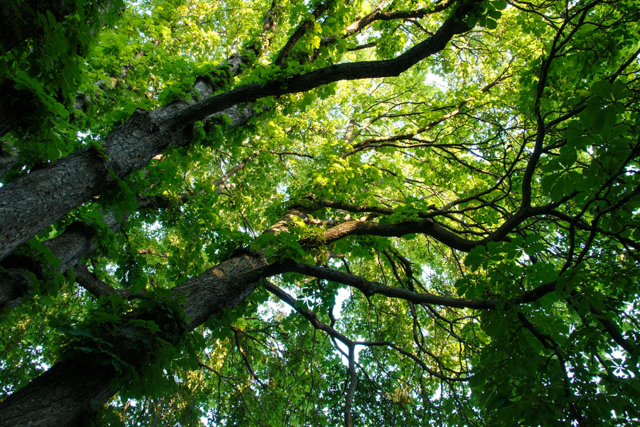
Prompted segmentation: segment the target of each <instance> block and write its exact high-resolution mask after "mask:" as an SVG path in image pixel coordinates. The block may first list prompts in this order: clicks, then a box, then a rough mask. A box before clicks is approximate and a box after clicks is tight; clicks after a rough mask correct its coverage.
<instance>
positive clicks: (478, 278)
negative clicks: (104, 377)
mask: <svg viewBox="0 0 640 427" xmlns="http://www.w3.org/2000/svg"><path fill="white" fill-rule="evenodd" d="M93 4H94V3H93V2H81V1H76V2H75V3H74V5H75V6H74V7H73V8H71V9H69V11H68V13H67V14H66V15H65V17H64V19H63V20H60V19H56V18H55V17H53V15H52V14H51V13H50V12H49V13H47V11H38V12H37V14H36V15H34V16H35V17H36V18H35V22H36V25H37V34H39V35H37V36H33V37H31V38H29V39H28V40H27V41H26V42H24V43H23V44H21V45H20V46H18V47H16V48H13V49H11V50H9V51H8V52H4V53H3V54H2V57H1V60H0V78H1V79H2V84H3V85H4V84H7V85H9V86H11V87H12V88H13V89H14V90H15V91H17V92H18V93H20V94H21V96H22V95H24V94H23V92H24V93H28V94H29V97H30V98H28V99H29V100H30V101H29V102H32V103H34V105H38V109H37V110H35V111H36V113H34V114H35V115H41V116H42V117H44V119H43V120H34V119H30V120H28V123H27V122H25V124H22V125H21V126H20V127H19V128H16V129H13V130H12V132H10V133H8V134H7V135H6V136H5V137H4V139H3V144H5V145H6V146H7V147H11V148H12V149H15V150H17V151H18V152H19V159H18V160H17V161H16V163H15V164H14V165H13V167H12V171H11V172H9V173H8V174H6V175H4V177H3V178H2V179H3V182H4V183H5V184H6V183H8V182H11V181H12V180H16V179H18V177H19V176H24V175H27V174H28V173H29V172H30V171H31V170H33V169H37V167H36V165H39V167H42V165H46V164H48V163H50V162H53V161H55V160H56V159H58V158H59V157H63V156H66V155H68V154H69V153H71V152H73V151H74V150H77V149H81V148H83V147H86V146H91V147H93V149H94V150H95V151H96V152H97V153H98V155H100V153H101V151H100V150H101V149H102V148H101V147H102V145H101V144H102V141H103V140H104V138H105V137H106V136H107V135H109V134H110V133H111V132H112V131H113V130H114V129H116V128H117V127H118V126H119V125H120V124H122V123H123V122H125V121H126V120H127V119H128V118H129V117H130V116H131V114H132V113H133V112H134V111H135V110H136V109H139V108H142V109H145V110H153V109H155V108H158V107H160V106H167V105H170V106H171V105H174V106H182V105H195V104H196V103H198V102H200V101H203V99H204V100H206V98H207V97H209V96H212V95H214V94H219V93H226V92H228V91H230V90H234V89H235V88H238V87H241V86H243V85H252V84H258V85H262V84H266V83H268V82H274V81H275V82H277V83H278V84H280V83H281V82H282V85H286V81H289V82H290V81H291V80H287V78H289V77H291V76H298V75H303V74H305V73H308V72H310V71H313V70H319V69H323V68H325V67H331V66H332V65H334V64H343V63H353V62H358V61H362V62H361V63H360V66H361V67H373V66H374V65H372V64H373V61H379V60H387V59H391V58H396V57H398V55H400V54H401V53H402V52H407V51H408V50H409V48H411V47H412V46H415V45H417V44H419V43H421V42H423V41H424V40H427V39H430V38H431V37H436V36H434V34H436V35H437V34H439V33H438V31H440V30H441V28H443V27H442V26H443V23H444V22H445V21H446V20H447V19H448V18H450V17H451V16H454V17H455V16H456V15H455V13H456V10H458V9H457V8H459V7H463V6H465V5H469V4H471V5H472V6H473V7H472V9H471V12H469V13H468V14H467V15H466V17H465V21H464V22H465V23H466V24H467V25H468V26H469V28H470V30H469V31H465V32H462V33H461V34H457V35H456V36H455V37H454V38H453V39H452V41H451V43H449V44H448V45H447V47H446V48H444V49H442V50H441V51H439V52H438V53H437V54H436V55H434V56H431V57H429V58H427V59H425V60H423V61H420V62H419V63H418V64H416V65H415V66H413V67H411V68H410V69H409V70H408V71H407V72H405V73H403V74H402V75H400V76H398V77H393V78H372V79H360V80H350V79H347V80H344V81H341V82H338V83H331V84H329V85H324V86H320V87H318V88H315V89H312V90H309V91H305V92H301V93H292V94H284V95H281V96H276V97H263V98H261V99H259V100H257V101H255V102H250V103H246V104H243V105H241V111H243V112H245V113H247V114H246V116H247V119H246V120H244V122H242V123H240V124H236V121H234V120H236V119H237V118H236V117H235V116H234V117H231V116H232V113H231V112H229V111H228V110H225V111H227V113H228V114H226V113H225V114H219V115H216V116H214V117H209V118H207V119H206V120H203V121H199V122H197V123H196V124H195V126H193V127H188V129H189V131H190V132H192V133H193V142H192V143H191V144H190V145H189V146H187V147H179V148H170V149H168V150H166V151H165V152H164V153H163V154H161V155H158V156H155V157H154V158H153V159H152V160H151V161H150V162H149V163H148V164H147V166H146V167H145V168H144V169H142V170H139V171H136V172H133V173H131V174H129V175H128V176H127V177H126V178H124V179H120V178H117V177H116V178H117V185H114V186H113V187H112V188H110V189H109V190H108V191H107V192H103V194H100V195H99V196H98V197H96V198H95V200H93V201H92V202H91V203H86V204H84V205H83V206H80V207H78V208H77V209H75V210H74V211H73V212H70V213H69V214H68V216H67V217H65V218H63V219H62V220H61V221H59V222H57V223H56V224H54V225H52V226H51V227H50V228H49V229H48V230H46V231H45V232H43V233H40V234H39V235H38V236H37V237H36V238H34V239H33V240H32V241H31V242H30V243H29V245H28V247H23V248H21V249H19V251H20V254H19V255H21V256H23V257H28V258H30V259H32V261H30V262H33V263H36V264H38V265H40V266H44V267H41V270H42V271H44V272H45V273H46V274H45V273H43V274H39V275H37V276H36V275H34V277H33V278H32V279H33V281H34V282H38V283H40V284H41V285H42V286H35V287H32V288H31V297H30V299H28V300H27V298H23V299H24V301H23V304H22V305H20V306H18V307H15V308H12V309H9V308H5V309H4V310H5V311H4V312H3V314H2V316H3V317H2V322H3V326H2V329H1V330H2V333H1V337H2V338H1V341H2V343H1V345H2V347H1V349H0V352H1V354H2V358H1V359H0V367H1V368H2V369H0V382H1V384H2V390H1V393H2V397H3V398H4V397H7V396H9V395H11V394H12V393H15V392H16V391H17V390H19V389H20V388H21V387H24V386H26V385H27V383H28V382H29V380H31V379H33V378H35V377H37V376H38V375H39V374H40V373H41V372H42V371H43V370H46V369H48V368H49V367H51V366H53V365H54V364H55V363H56V362H59V361H60V360H65V358H69V357H73V355H76V354H78V352H82V353H86V354H87V355H89V356H90V357H92V358H93V357H95V358H96V360H98V359H99V360H98V362H99V363H100V364H103V365H109V364H112V365H113V366H114V367H115V369H116V370H117V371H118V374H119V377H118V379H117V381H116V383H117V384H116V385H117V387H119V392H118V394H116V395H115V396H114V397H113V398H112V400H111V401H109V403H108V405H107V406H106V407H105V408H104V409H103V410H101V411H100V412H99V414H98V415H97V422H98V423H99V424H102V425H114V426H115V425H126V426H136V425H167V426H169V425H184V426H187V425H192V426H200V425H220V426H227V425H229V426H230V425H261V426H265V425H266V426H271V425H313V426H326V425H338V424H343V423H345V424H346V425H374V424H377V425H406V426H426V425H469V426H471V425H532V426H538V425H544V426H546V425H634V424H636V423H638V420H639V415H638V410H639V409H638V405H639V404H640V402H638V396H640V383H639V382H638V374H639V372H638V368H639V365H638V351H639V350H638V345H637V342H638V340H639V339H640V330H639V322H640V319H639V317H640V312H639V310H638V298H639V296H638V295H639V292H640V282H639V276H640V269H639V267H640V266H639V262H640V259H639V257H638V253H640V252H639V251H638V250H639V249H640V217H639V213H640V190H639V189H640V186H639V184H640V174H639V170H640V169H639V168H640V165H639V159H640V140H639V139H638V135H639V132H640V84H639V83H640V61H639V60H638V54H639V51H638V43H639V42H640V24H638V22H640V16H639V15H640V12H639V9H638V7H637V2H634V1H632V0H622V1H615V2H610V1H601V0H595V1H582V0H577V1H572V2H560V1H533V2H530V1H527V2H524V1H522V2H521V1H508V2H505V1H503V0H497V1H484V2H469V1H462V0H460V1H452V2H449V1H445V2H434V3H429V2H424V1H402V0H399V1H394V2H381V3H376V2H370V1H366V0H362V1H360V0H359V1H355V2H333V1H327V2H301V1H298V0H285V1H280V0H274V1H273V2H265V1H259V0H247V1H238V0H222V1H218V2H209V1H204V0H189V1H184V0H143V1H137V2H128V3H127V5H126V9H124V11H123V12H122V13H120V14H119V15H118V20H117V24H116V25H114V22H115V21H113V19H115V11H117V10H118V8H119V7H120V6H121V5H120V4H119V3H117V2H111V3H110V5H111V8H108V9H101V8H99V7H98V6H90V5H93ZM34 13H36V12H34ZM101 20H102V21H101ZM100 22H102V25H100ZM256 22H258V23H260V25H257V24H255V23H256ZM102 26H104V28H102V29H101V31H100V33H99V36H96V37H95V38H92V37H90V36H89V34H90V33H91V34H92V32H93V31H97V29H98V27H102ZM234 61H235V62H234ZM237 63H239V64H240V65H239V66H238V67H237V68H234V67H236V65H234V64H237ZM376 64H380V63H376ZM203 82H205V83H206V84H207V85H209V86H208V87H209V88H211V90H210V92H211V93H207V94H206V97H205V98H203V97H202V95H201V92H199V91H198V87H201V86H199V85H202V84H203ZM76 92H77V93H78V95H77V96H79V97H81V98H82V99H84V102H85V105H84V106H83V107H82V108H78V105H76V108H74V107H73V101H74V99H75V97H76V95H74V94H75V93H76ZM17 99H18V98H16V100H17ZM20 99H22V98H20ZM16 102H17V101H16ZM249 113H250V114H249ZM102 153H103V154H104V151H102ZM102 160H104V161H105V164H108V159H107V158H103V159H102ZM114 177H115V175H114ZM1 190H2V189H1V188H0V191H1ZM108 212H111V213H112V214H113V215H114V218H115V221H111V220H109V221H110V222H108V221H107V216H106V215H107V213H108ZM292 212H293V213H292ZM75 222H82V223H84V224H86V225H88V226H89V227H87V228H88V229H89V228H90V229H92V230H93V232H92V233H93V234H92V237H91V238H92V239H93V240H92V242H93V244H94V246H95V247H94V248H93V249H94V250H93V251H92V252H91V253H89V255H87V256H86V257H85V258H84V259H83V260H82V262H83V263H84V262H87V263H88V264H89V265H90V272H91V274H92V275H93V276H94V278H95V279H99V280H100V281H101V282H102V283H103V284H106V285H108V287H110V289H111V291H112V293H111V294H110V295H108V296H107V295H104V294H103V295H102V296H99V295H92V293H91V291H90V290H85V289H83V288H82V287H78V286H77V284H76V281H77V280H76V277H75V276H74V275H73V274H72V273H67V274H66V276H63V275H62V274H61V273H60V272H59V271H58V267H59V265H57V264H56V258H55V257H52V256H51V251H53V248H52V249H51V251H50V250H49V249H48V247H45V246H43V245H46V242H47V241H52V240H51V239H52V238H55V237H57V236H61V235H62V234H63V233H65V231H66V230H67V228H70V224H73V223H75ZM107 222H108V223H107ZM114 224H116V225H114ZM244 259H252V260H260V262H264V268H263V270H264V271H262V272H261V274H262V276H261V277H260V279H259V280H258V281H257V282H256V283H255V289H253V288H252V289H253V290H252V291H251V292H248V296H247V297H246V298H243V299H242V301H241V302H239V303H238V304H234V305H233V306H229V307H222V308H219V309H216V310H214V311H215V312H214V313H213V316H211V317H210V318H209V319H208V320H207V321H206V322H205V323H204V324H202V325H200V324H198V325H191V324H190V322H191V320H192V319H190V318H189V315H188V314H186V313H189V312H190V311H189V309H190V307H189V303H187V302H186V301H188V300H187V297H188V296H189V295H187V296H185V295H183V294H181V293H180V292H181V291H180V289H182V288H179V285H181V284H182V285H185V284H188V283H191V282H190V281H191V280H195V279H198V278H202V277H208V276H207V275H209V276H210V275H213V274H215V271H217V270H215V269H212V267H214V266H217V265H223V264H224V262H227V261H229V260H232V261H233V260H244ZM234 262H235V261H234ZM237 262H241V261H237ZM58 264H59V263H58ZM2 268H3V269H6V268H7V267H6V265H5V264H2ZM225 271H226V270H225ZM229 274H231V273H229ZM238 280H239V279H238ZM77 282H78V283H80V285H82V283H81V281H79V280H78V281H77ZM83 286H84V285H83ZM203 286H204V285H203ZM229 286H231V285H229ZM87 289H88V288H87ZM132 295H133V296H132ZM135 334H138V335H135ZM123 337H124V338H123ZM132 337H134V338H132ZM123 342H127V343H129V342H133V343H136V345H137V346H138V347H135V350H132V349H131V347H126V348H124V347H123V348H124V349H123V348H120V347H119V346H120V344H121V343H123ZM123 345H124V344H123ZM127 345H128V344H127ZM143 353H145V357H147V355H148V354H150V355H151V356H149V358H148V360H147V359H145V363H141V364H137V363H138V362H137V361H134V359H135V358H134V357H132V356H131V355H132V354H134V355H136V357H137V356H138V355H141V354H143ZM98 362H96V363H98ZM349 423H351V424H349Z"/></svg>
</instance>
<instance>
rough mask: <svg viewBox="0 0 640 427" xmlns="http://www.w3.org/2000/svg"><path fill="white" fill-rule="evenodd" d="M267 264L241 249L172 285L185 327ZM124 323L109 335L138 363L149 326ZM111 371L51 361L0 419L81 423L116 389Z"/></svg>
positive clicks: (79, 361) (245, 291)
mask: <svg viewBox="0 0 640 427" xmlns="http://www.w3.org/2000/svg"><path fill="white" fill-rule="evenodd" d="M266 266H267V263H266V261H265V260H264V259H263V258H260V257H252V256H249V255H242V256H239V257H236V258H232V259H230V260H228V261H226V262H224V263H222V264H220V265H218V266H216V267H213V268H211V269H209V270H207V271H205V272H204V273H202V274H201V275H200V276H198V277H195V278H193V279H191V280H189V281H187V282H185V283H183V284H181V285H180V286H178V287H176V288H175V290H174V291H175V293H176V294H183V295H185V297H186V302H185V304H184V310H185V314H186V316H187V317H186V320H185V325H184V327H185V330H192V329H193V328H195V327H197V326H198V325H200V324H201V323H203V322H204V321H206V320H207V319H208V318H209V317H211V316H212V315H214V314H216V313H218V312H219V311H220V310H221V309H222V308H223V307H228V308H234V307H235V306H236V305H238V304H239V303H240V302H242V301H243V300H244V299H245V298H246V297H247V296H248V295H249V294H250V293H251V292H252V291H253V290H254V288H255V286H256V283H257V282H258V280H259V279H260V277H261V275H262V274H263V271H262V270H263V268H265V267H266ZM123 323H124V324H126V321H125V322H123ZM125 328H126V326H125ZM128 329H129V330H128V331H126V332H124V331H118V332H116V334H117V335H118V336H117V338H116V337H114V341H116V340H117V342H119V343H120V344H119V346H118V347H120V349H119V350H117V354H118V355H119V356H120V357H121V358H122V359H123V360H125V361H127V362H129V363H131V364H132V365H133V366H134V367H135V368H140V367H142V366H144V365H146V364H148V363H150V362H151V361H152V360H153V352H154V351H153V350H154V349H153V348H145V349H142V350H141V349H140V348H139V347H138V345H139V342H140V337H141V336H142V334H148V331H146V330H143V329H141V328H137V329H136V328H134V327H129V328H128ZM132 349H135V350H132ZM142 355H144V356H146V357H142ZM115 376H116V372H115V369H113V367H110V366H106V365H103V364H101V363H100V362H99V361H97V360H92V359H91V358H90V356H89V355H88V354H84V353H79V354H77V355H76V356H75V357H74V358H73V359H72V360H70V361H68V362H62V363H56V364H55V365H54V366H53V367H51V369H49V370H48V371H47V372H45V373H44V374H43V375H41V376H40V377H38V378H37V379H35V380H33V381H32V382H31V383H29V384H28V385H27V386H25V387H23V388H22V389H20V390H19V391H17V392H16V393H14V394H12V395H11V396H9V397H8V398H7V399H6V400H5V401H4V402H2V403H0V425H2V426H4V425H8V426H9V425H10V426H27V425H29V426H52V427H54V426H55V427H58V426H67V425H82V421H83V419H84V417H86V415H87V412H88V411H91V410H92V409H95V407H96V406H100V405H102V404H104V403H105V402H106V401H107V400H108V399H109V398H111V396H113V394H115V393H116V391H117V390H116V389H115V388H111V387H110V384H112V382H113V379H114V378H115Z"/></svg>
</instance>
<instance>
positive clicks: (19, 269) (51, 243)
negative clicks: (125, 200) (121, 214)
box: [0, 213, 121, 309]
mask: <svg viewBox="0 0 640 427" xmlns="http://www.w3.org/2000/svg"><path fill="white" fill-rule="evenodd" d="M103 220H104V222H105V223H106V224H107V225H108V226H109V228H111V230H112V231H116V230H118V228H120V225H121V222H118V221H116V219H115V216H114V215H113V213H108V214H107V215H105V216H104V217H103ZM94 237H95V231H94V230H93V229H91V228H90V227H87V226H85V225H83V224H80V223H74V224H71V225H70V226H69V227H67V229H66V230H65V231H64V232H63V233H61V234H60V235H58V236H56V237H54V238H53V239H49V240H47V241H44V242H43V243H42V244H43V246H45V247H47V248H48V249H49V250H50V251H51V254H52V255H53V256H55V257H56V258H58V259H59V260H60V265H59V266H58V268H56V269H55V271H57V272H58V273H65V272H66V271H67V270H69V269H70V268H71V267H73V266H74V265H75V264H76V263H77V262H78V261H80V260H81V259H82V258H84V257H85V256H87V255H88V254H90V253H91V252H93V251H95V250H96V248H97V246H96V243H95V242H94ZM0 267H2V269H3V271H0V309H1V308H3V307H4V306H6V305H8V306H10V307H17V306H18V305H20V304H21V303H22V299H23V298H24V296H25V294H28V293H29V292H30V290H31V289H32V288H33V285H34V283H33V280H46V275H47V274H46V273H47V271H48V270H51V268H50V266H48V265H40V264H39V263H37V262H35V261H33V260H31V259H28V258H25V257H20V256H14V255H12V256H9V257H7V258H6V259H4V260H3V262H2V263H1V264H0Z"/></svg>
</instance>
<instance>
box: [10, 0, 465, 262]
mask: <svg viewBox="0 0 640 427" xmlns="http://www.w3.org/2000/svg"><path fill="white" fill-rule="evenodd" d="M475 3H476V0H472V1H470V2H469V3H467V4H465V5H463V7H461V8H459V9H458V12H457V13H455V14H454V15H453V16H452V17H451V18H449V19H448V20H447V21H445V23H444V24H443V25H442V27H441V28H440V29H439V30H438V31H437V32H436V33H435V34H434V35H433V36H432V37H430V38H428V39H427V40H425V41H424V42H422V43H420V44H418V45H416V46H415V47H413V48H411V49H409V50H408V51H407V52H405V53H404V54H402V55H400V56H398V57H397V58H395V59H392V60H386V61H372V62H356V63H348V64H339V65H333V66H330V67H326V68H322V69H319V70H316V71H312V72H310V73H307V74H303V75H298V76H294V77H290V78H288V79H286V80H284V81H270V82H267V83H265V84H249V85H245V86H241V87H238V88H236V89H233V90H231V91H229V92H226V93H224V94H221V95H217V96H208V94H206V93H205V96H202V101H200V102H194V103H191V104H190V103H186V102H179V103H174V104H170V105H168V106H165V107H161V108H159V109H157V110H154V111H153V112H151V113H148V112H146V111H144V110H137V111H136V112H135V113H134V115H133V116H132V117H131V118H130V119H129V120H128V121H127V122H126V123H125V124H123V125H122V126H120V127H119V128H117V129H116V130H115V131H114V132H113V133H111V134H110V135H108V136H107V137H106V138H105V144H104V155H106V156H107V159H108V160H103V157H104V156H101V155H99V154H98V153H97V152H96V150H95V149H90V148H85V149H82V150H79V151H78V152H76V153H74V154H72V155H70V156H68V157H66V158H64V159H60V160H58V161H56V162H54V163H52V164H51V165H50V166H48V167H46V168H43V169H40V170H36V171H31V172H30V173H28V174H27V175H26V176H24V177H21V178H19V179H16V180H15V181H13V182H11V183H9V184H7V185H6V186H4V187H3V188H0V259H2V258H4V257H6V256H7V255H8V254H10V253H11V252H12V251H13V250H14V249H16V248H17V247H18V246H20V245H21V244H23V243H25V242H26V241H27V240H29V239H30V238H31V237H33V236H34V235H36V234H37V233H39V232H40V231H42V230H44V229H45V228H46V227H48V226H49V225H51V224H52V223H54V222H55V221H57V220H58V219H60V218H61V217H63V216H64V215H65V214H67V213H69V212H70V211H71V210H73V209H74V208H75V207H77V206H79V205H80V204H82V203H84V202H86V201H88V200H90V199H91V198H92V197H93V196H95V195H97V194H100V193H101V192H102V191H103V190H104V189H106V188H107V187H108V186H109V185H110V184H112V183H113V182H114V178H113V175H115V176H117V177H119V178H123V177H125V176H127V175H128V174H130V173H131V172H133V171H135V170H137V169H140V168H142V167H143V166H144V165H146V164H147V163H148V162H149V160H151V158H153V157H154V156H156V155H157V154H160V153H162V152H163V151H164V150H166V149H168V148H170V147H176V146H186V145H188V144H189V143H190V142H191V133H192V131H191V126H192V124H193V123H194V122H195V121H198V120H204V119H206V118H207V117H210V116H211V115H214V114H220V113H221V112H237V111H238V109H237V106H238V105H240V104H243V103H248V102H253V101H255V100H257V99H259V98H262V97H266V96H274V95H283V94H287V93H296V92H304V91H308V90H310V89H313V88H316V87H318V86H321V85H324V84H328V83H332V82H336V81H339V80H354V79H365V78H376V77H390V76H397V75H399V74H400V73H402V72H403V71H405V70H407V69H408V68H410V67H411V66H413V65H414V64H416V63H417V62H419V61H420V60H422V59H424V58H426V57H428V56H430V55H433V54H434V53H437V52H439V51H441V50H442V49H443V48H444V47H445V46H446V45H447V43H448V42H449V41H450V40H451V38H452V37H453V36H454V35H456V34H460V33H462V32H465V31H467V30H469V27H468V25H467V24H466V23H464V22H462V18H463V17H464V16H466V14H467V13H468V12H469V11H470V10H471V9H472V8H473V7H474V4H475ZM203 83H204V82H203ZM230 109H231V110H230ZM240 111H242V109H240ZM247 114H248V113H247ZM240 117H242V114H240ZM232 118H233V119H234V120H235V117H232Z"/></svg>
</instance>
